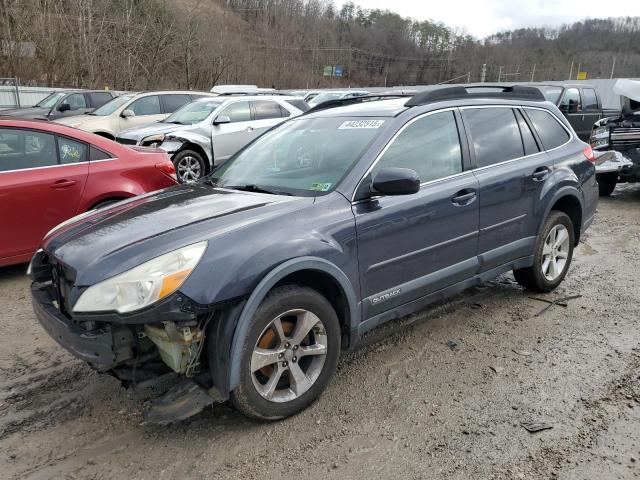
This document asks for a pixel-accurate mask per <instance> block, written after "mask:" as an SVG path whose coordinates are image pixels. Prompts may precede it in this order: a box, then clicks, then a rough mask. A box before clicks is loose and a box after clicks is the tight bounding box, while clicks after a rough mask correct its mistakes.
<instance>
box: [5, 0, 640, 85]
mask: <svg viewBox="0 0 640 480" xmlns="http://www.w3.org/2000/svg"><path fill="white" fill-rule="evenodd" d="M0 42H1V44H0V47H1V48H0V76H2V77H14V76H17V77H19V78H20V80H21V82H22V83H33V84H39V85H55V86H82V87H100V88H102V87H104V86H108V87H109V88H113V89H127V90H130V89H150V88H165V87H166V88H168V87H171V88H178V87H179V88H191V89H209V88H211V86H212V85H214V84H220V83H251V84H259V85H261V86H272V85H273V86H275V87H277V88H304V87H307V86H308V87H327V86H347V85H351V86H361V85H369V86H372V85H385V84H386V85H389V86H391V85H398V84H405V85H410V84H425V83H437V82H443V81H447V80H450V79H454V78H458V77H459V78H458V81H466V80H467V79H469V80H471V81H479V80H480V75H481V70H482V65H483V64H486V65H487V71H486V79H487V80H488V81H496V80H498V78H499V76H500V79H501V80H531V79H532V77H533V78H534V79H535V80H560V79H566V78H568V77H569V75H570V73H571V74H573V76H575V74H576V72H577V71H578V69H580V70H583V71H587V73H588V75H589V78H597V77H606V78H608V77H609V75H610V74H611V68H612V65H613V58H614V56H615V58H616V63H615V76H617V77H624V76H640V18H625V19H606V20H604V19H603V20H600V19H597V20H587V21H584V22H580V23H575V24H573V25H566V26H563V27H561V28H553V29H551V28H535V29H522V30H516V31H513V32H503V33H499V34H496V35H493V36H491V37H489V38H486V39H481V40H480V39H474V38H472V37H470V36H468V35H465V34H464V33H462V32H456V31H454V30H452V29H451V28H448V27H447V26H446V25H443V24H441V23H435V22H432V21H428V20H423V21H418V20H413V19H408V18H402V17H401V16H399V15H397V14H395V13H393V12H390V11H381V10H363V9H361V8H359V7H358V6H357V5H355V4H353V3H347V4H345V5H344V6H342V7H341V8H339V9H338V8H337V7H336V6H335V5H334V4H333V3H332V2H330V1H324V0H179V1H177V0H176V1H170V0H0ZM572 64H573V65H572ZM534 65H535V67H534ZM327 66H330V67H338V68H337V69H336V70H334V72H335V73H338V74H341V76H324V75H323V72H324V70H325V67H327Z"/></svg>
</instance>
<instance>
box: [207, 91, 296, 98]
mask: <svg viewBox="0 0 640 480" xmlns="http://www.w3.org/2000/svg"><path fill="white" fill-rule="evenodd" d="M243 95H244V96H248V95H251V96H253V95H257V96H259V95H273V96H279V97H288V96H291V95H289V94H288V93H281V92H224V93H219V94H218V95H217V96H218V97H241V96H243Z"/></svg>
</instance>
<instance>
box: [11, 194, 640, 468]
mask: <svg viewBox="0 0 640 480" xmlns="http://www.w3.org/2000/svg"><path fill="white" fill-rule="evenodd" d="M639 239H640V187H637V186H622V187H619V188H618V190H616V193H615V194H614V195H613V196H612V197H611V198H609V199H604V200H602V201H601V203H600V207H599V211H598V216H597V221H596V223H595V224H594V225H593V226H592V227H591V228H590V229H589V231H588V232H587V234H586V236H585V237H584V240H583V242H582V244H581V245H580V247H579V248H578V249H577V251H576V254H575V256H574V262H573V265H572V267H571V270H570V272H569V275H568V277H567V279H566V280H565V282H564V283H563V284H562V285H561V286H560V288H559V289H558V290H557V291H556V292H553V293H551V294H547V295H544V296H542V297H544V298H547V299H556V298H559V297H565V296H568V295H582V297H581V298H578V299H575V300H571V301H569V302H568V306H567V307H561V306H554V307H552V308H551V309H549V310H548V311H547V312H546V313H544V314H543V315H540V316H535V314H536V313H537V312H538V311H540V310H541V309H542V308H543V307H544V306H545V303H543V302H541V301H538V300H534V299H531V298H530V293H528V292H525V291H523V289H522V288H520V287H519V286H518V285H517V284H516V283H515V282H514V280H513V277H512V276H511V275H506V276H503V277H501V278H499V279H497V280H496V281H495V282H491V283H490V284H487V285H486V286H483V287H481V288H476V289H472V290H470V291H468V292H467V293H465V294H464V295H461V296H459V297H456V298H454V299H453V300H451V301H450V302H447V303H445V304H441V305H438V306H437V307H435V308H431V309H429V310H425V311H424V312H421V313H419V314H416V315H413V316H411V317H408V318H405V319H403V320H402V321H400V322H399V323H400V325H398V322H396V323H395V325H392V326H390V327H387V328H386V329H383V330H379V331H376V332H373V334H372V335H371V336H369V337H368V339H367V342H366V345H365V346H363V347H362V348H359V349H358V350H356V351H355V352H353V353H350V354H348V355H346V356H345V357H343V359H342V360H341V362H340V364H339V367H338V372H337V375H336V377H335V378H334V379H333V381H332V382H331V384H330V386H329V388H328V390H327V392H326V393H325V394H324V395H323V396H322V397H321V398H320V400H319V401H318V402H316V403H315V404H314V405H313V406H312V407H311V408H309V409H308V410H306V411H305V412H303V413H301V414H299V415H298V416H296V417H294V418H290V419H288V420H285V421H282V422H278V423H272V424H258V423H254V422H251V421H249V420H247V419H245V418H243V417H242V416H241V415H239V414H237V413H235V412H234V411H233V410H231V409H230V408H228V407H226V406H216V407H214V408H210V409H208V410H206V411H205V412H203V413H201V414H200V415H197V416H196V417H194V418H192V419H190V420H188V421H186V422H183V423H181V424H178V425H172V426H168V427H157V426H149V425H141V411H142V407H143V404H144V402H145V401H146V399H147V398H148V396H149V395H151V394H153V392H149V391H143V392H135V393H134V392H130V391H126V390H124V389H123V388H121V387H120V385H119V383H118V382H117V381H116V380H114V379H112V378H110V377H108V376H104V375H98V374H97V373H95V372H93V371H92V370H91V369H90V368H88V367H87V366H85V365H84V364H82V363H81V362H80V361H78V360H75V359H73V358H72V357H71V356H70V355H69V354H67V353H66V352H64V351H63V350H61V349H60V348H58V346H57V345H56V344H55V343H54V341H53V340H51V339H50V338H49V337H48V336H47V334H46V333H45V332H44V331H43V330H42V328H41V327H40V326H39V325H38V323H37V321H36V319H35V317H34V315H33V313H32V310H31V306H30V300H29V295H28V292H27V289H28V284H29V282H28V280H27V278H26V277H25V276H24V266H20V267H12V268H5V269H0V291H1V292H2V297H1V298H0V336H1V338H2V341H1V342H0V471H2V472H3V473H2V474H0V476H2V477H3V478H26V479H48V478H95V479H111V478H118V479H120V478H131V479H137V478H140V479H154V480H159V479H164V478H167V479H172V478H194V479H201V478H202V479H204V478H207V479H217V478H220V479H233V478H242V479H254V478H255V479H265V478H283V477H284V476H285V475H296V476H297V475H300V476H302V477H305V478H306V479H323V480H326V479H328V478H340V479H342V478H369V479H377V478H403V479H413V478H416V479H417V478H420V479H423V478H429V479H439V478H446V479H461V480H463V479H464V480H467V479H474V480H477V479H514V478H515V479H517V478H525V479H538V478H545V479H549V478H560V479H598V480H599V479H607V480H608V479H615V478H634V477H637V476H639V473H638V472H640V333H639V331H638V314H639V313H640V305H638V301H637V298H638V288H637V275H638V273H639V272H640V250H639V249H638V240H639ZM394 327H395V328H394ZM397 327H400V328H397ZM390 332H393V333H391V335H389V333H390ZM450 341H453V342H455V343H456V344H457V345H456V346H455V347H453V348H451V347H450V346H448V342H450ZM523 422H538V423H540V422H544V423H547V424H549V425H550V426H552V427H553V428H552V429H548V430H544V431H541V432H537V433H529V432H528V431H527V430H525V429H524V428H523V426H522V423H523Z"/></svg>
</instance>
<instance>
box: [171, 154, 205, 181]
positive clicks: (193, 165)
mask: <svg viewBox="0 0 640 480" xmlns="http://www.w3.org/2000/svg"><path fill="white" fill-rule="evenodd" d="M176 166H177V170H178V179H179V180H180V182H181V183H193V182H195V181H197V180H199V179H200V177H201V176H202V168H201V167H200V162H199V161H198V159H197V158H195V157H192V156H191V155H186V156H184V157H182V158H181V159H180V161H179V162H178V165H176Z"/></svg>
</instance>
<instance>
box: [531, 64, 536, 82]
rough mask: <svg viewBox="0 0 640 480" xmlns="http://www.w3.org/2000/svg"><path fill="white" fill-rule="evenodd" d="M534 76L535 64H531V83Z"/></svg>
mask: <svg viewBox="0 0 640 480" xmlns="http://www.w3.org/2000/svg"><path fill="white" fill-rule="evenodd" d="M535 74H536V64H535V63H534V64H533V68H532V69H531V81H532V82H533V76H534V75H535Z"/></svg>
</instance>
